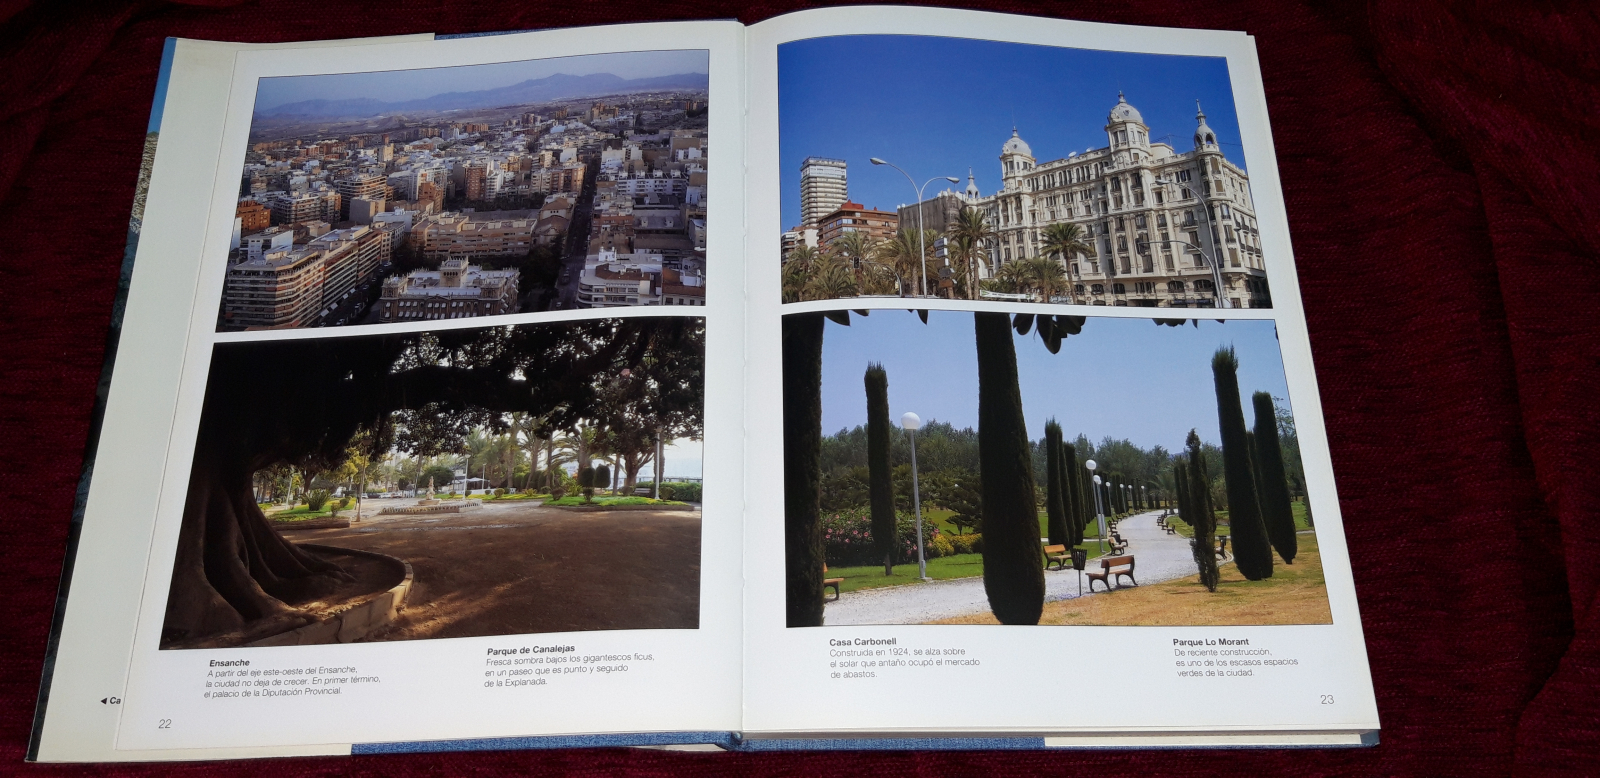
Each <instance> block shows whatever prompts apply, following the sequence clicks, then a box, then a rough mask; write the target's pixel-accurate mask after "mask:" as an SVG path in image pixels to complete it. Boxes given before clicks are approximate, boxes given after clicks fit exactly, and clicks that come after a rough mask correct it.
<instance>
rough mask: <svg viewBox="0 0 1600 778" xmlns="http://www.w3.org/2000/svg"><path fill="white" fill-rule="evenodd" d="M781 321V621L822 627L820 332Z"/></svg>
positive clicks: (812, 320)
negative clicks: (783, 615)
mask: <svg viewBox="0 0 1600 778" xmlns="http://www.w3.org/2000/svg"><path fill="white" fill-rule="evenodd" d="M823 323H824V321H823V317H822V314H820V313H803V314H793V315H789V316H785V317H783V501H784V504H783V540H784V586H785V589H786V594H787V598H786V600H787V607H788V614H787V622H788V626H791V627H820V626H822V609H823V605H822V578H823V576H822V565H823V558H822V503H821V492H820V489H821V486H822V327H823Z"/></svg>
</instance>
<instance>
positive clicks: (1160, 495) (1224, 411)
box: [745, 8, 1377, 745]
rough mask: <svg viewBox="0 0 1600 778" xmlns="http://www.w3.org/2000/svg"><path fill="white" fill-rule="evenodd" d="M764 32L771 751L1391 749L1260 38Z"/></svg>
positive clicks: (762, 450)
mask: <svg viewBox="0 0 1600 778" xmlns="http://www.w3.org/2000/svg"><path fill="white" fill-rule="evenodd" d="M749 41H750V42H749V54H748V59H749V69H750V76H749V87H748V94H749V116H750V119H749V137H750V139H751V141H750V146H749V149H748V154H749V160H750V163H749V164H750V176H749V181H748V187H749V202H750V211H749V235H748V239H747V255H748V256H749V259H750V264H749V271H748V279H749V298H750V304H749V313H748V320H749V325H748V329H747V332H748V336H747V337H748V341H747V342H748V346H749V354H750V359H749V367H748V369H747V374H748V379H747V380H748V381H749V383H748V388H747V392H748V396H749V397H750V398H751V401H750V410H751V413H750V415H749V421H748V425H747V436H748V439H749V440H750V441H752V442H754V441H762V442H765V443H766V444H767V445H751V446H750V447H749V458H748V460H747V461H748V463H749V464H748V466H747V473H748V478H747V482H746V489H747V497H746V501H747V504H748V505H749V506H750V509H749V511H748V514H747V526H746V533H745V538H746V549H747V551H746V559H745V571H746V572H745V575H746V579H747V581H748V589H747V595H746V613H745V616H746V620H745V624H746V628H745V629H746V647H745V648H746V665H745V666H746V674H745V699H746V710H745V721H746V735H747V737H768V738H782V737H788V736H796V737H799V736H810V737H819V736H839V735H844V734H855V735H870V734H873V733H878V734H894V735H906V734H917V733H921V734H930V735H938V734H945V735H953V734H980V735H981V734H990V735H995V736H1031V737H1035V738H1056V739H1046V740H1038V741H1037V745H1065V744H1072V743H1080V744H1092V745H1107V744H1113V743H1115V742H1117V741H1116V740H1115V738H1113V739H1110V740H1106V739H1105V738H1104V737H1102V736H1106V735H1114V734H1122V735H1131V734H1139V735H1140V736H1142V737H1145V738H1146V740H1145V742H1147V743H1156V742H1157V740H1152V739H1149V738H1151V737H1167V739H1166V740H1161V741H1160V742H1163V743H1169V744H1180V743H1181V744H1189V745H1195V744H1201V743H1202V741H1204V742H1212V741H1209V740H1206V739H1205V738H1206V737H1211V736H1212V735H1216V736H1217V737H1218V738H1219V739H1218V740H1216V741H1215V742H1236V743H1238V742H1246V741H1245V740H1241V739H1238V737H1237V736H1244V735H1246V734H1249V735H1250V736H1251V737H1255V738H1257V740H1251V741H1249V742H1266V741H1259V738H1260V737H1262V733H1277V734H1276V735H1273V737H1280V736H1281V737H1286V738H1288V740H1287V741H1282V742H1297V741H1294V738H1295V737H1296V736H1297V735H1296V734H1295V733H1300V735H1304V736H1306V737H1312V739H1313V740H1315V741H1316V742H1319V743H1324V744H1327V743H1331V742H1340V743H1345V744H1359V743H1362V742H1365V741H1364V740H1362V738H1361V734H1362V733H1368V732H1371V731H1373V730H1375V729H1376V728H1377V714H1376V707H1375V704H1374V701H1373V695H1372V686H1371V680H1370V676H1369V672H1368V668H1367V662H1366V654H1365V649H1364V645H1363V642H1362V635H1361V627H1360V621H1359V614H1358V611H1357V607H1356V600H1355V590H1354V586H1353V583H1352V581H1351V577H1350V567H1349V563H1348V557H1347V552H1346V548H1345V544H1344V536H1343V531H1342V529H1341V524H1340V517H1339V504H1338V499H1337V495H1336V492H1335V488H1334V481H1333V474H1332V471H1331V467H1330V462H1329V458H1328V453H1327V443H1326V439H1325V433H1324V430H1323V425H1322V419H1321V413H1320V408H1319V404H1318V396H1317V385H1316V377H1315V373H1314V371H1313V366H1312V361H1311V352H1310V347H1309V341H1308V339H1307V336H1306V328H1305V321H1304V316H1303V314H1302V310H1301V302H1300V295H1299V290H1298V287H1297V283H1296V278H1295V269H1294V260H1293V253H1292V249H1291V247H1290V241H1289V234H1288V231H1287V220H1286V218H1285V216H1284V209H1283V203H1282V196H1281V191H1280V188H1279V184H1278V181H1277V175H1276V168H1275V165H1274V159H1273V149H1272V143H1271V135H1270V130H1269V127H1268V123H1267V116H1266V111H1265V101H1264V97H1263V94H1262V89H1261V79H1260V74H1259V72H1258V69H1257V63H1256V57H1255V52H1254V47H1253V44H1252V42H1251V40H1250V38H1249V37H1248V36H1246V35H1244V34H1241V33H1233V32H1217V31H1196V30H1163V29H1150V28H1134V27H1116V26H1108V25H1094V24H1082V23H1075V22H1066V21H1059V20H1045V19H1035V18H1023V17H1013V16H1003V15H995V14H982V13H970V12H964V11H948V10H935V9H909V8H851V9H848V10H839V11H829V10H821V11H807V12H801V13H797V14H792V15H788V16H784V17H780V18H778V19H775V20H771V21H769V22H764V23H762V24H759V25H755V26H753V27H751V29H750V34H749ZM758 398H759V402H758ZM779 398H781V400H780V399H779ZM758 406H765V407H758ZM780 444H781V445H780ZM1306 733H1314V737H1313V735H1307V734H1306ZM1180 736H1181V737H1180ZM1230 736H1235V737H1234V739H1232V740H1229V737H1230ZM1085 737H1093V738H1099V739H1096V740H1094V741H1093V742H1092V743H1091V742H1090V741H1088V740H1085V739H1084V738H1085ZM1329 738H1332V740H1329ZM1123 742H1129V741H1123ZM1274 742H1277V741H1274ZM1305 742H1312V740H1307V741H1305Z"/></svg>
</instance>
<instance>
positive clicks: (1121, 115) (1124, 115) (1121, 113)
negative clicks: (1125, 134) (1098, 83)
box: [1106, 92, 1144, 124]
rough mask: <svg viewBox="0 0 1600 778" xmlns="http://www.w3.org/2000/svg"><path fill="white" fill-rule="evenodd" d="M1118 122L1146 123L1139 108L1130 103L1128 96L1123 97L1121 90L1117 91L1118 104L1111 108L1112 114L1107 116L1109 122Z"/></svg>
mask: <svg viewBox="0 0 1600 778" xmlns="http://www.w3.org/2000/svg"><path fill="white" fill-rule="evenodd" d="M1117 122H1138V123H1140V124H1144V116H1142V115H1141V114H1140V113H1139V109H1137V108H1134V107H1133V106H1131V105H1128V98H1126V97H1123V96H1122V93H1121V92H1118V93H1117V104H1116V105H1115V106H1113V107H1112V108H1111V115H1110V116H1108V117H1106V123H1107V124H1115V123H1117Z"/></svg>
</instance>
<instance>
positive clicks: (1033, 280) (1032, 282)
mask: <svg viewBox="0 0 1600 778" xmlns="http://www.w3.org/2000/svg"><path fill="white" fill-rule="evenodd" d="M1012 264H1014V265H1018V266H1020V267H1019V268H1018V272H1019V273H1021V274H1023V275H1025V276H1026V277H1027V283H1028V286H1031V287H1033V288H1034V289H1035V290H1037V291H1038V292H1039V298H1040V302H1046V303H1047V302H1050V298H1052V297H1054V296H1055V295H1056V293H1057V292H1059V291H1061V290H1062V289H1064V288H1066V287H1067V275H1066V271H1065V270H1064V269H1063V268H1062V267H1061V263H1059V262H1057V261H1055V260H1053V259H1051V258H1049V257H1028V258H1027V259H1023V260H1018V261H1017V262H1014V263H1012Z"/></svg>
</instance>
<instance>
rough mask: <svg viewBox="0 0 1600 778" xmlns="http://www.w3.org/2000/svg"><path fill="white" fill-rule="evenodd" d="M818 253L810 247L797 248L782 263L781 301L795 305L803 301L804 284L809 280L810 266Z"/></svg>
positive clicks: (814, 261) (814, 262)
mask: <svg viewBox="0 0 1600 778" xmlns="http://www.w3.org/2000/svg"><path fill="white" fill-rule="evenodd" d="M819 256H820V253H819V252H818V251H817V250H816V249H814V248H812V247H810V246H797V247H795V248H794V249H793V250H791V251H790V252H789V257H788V259H785V260H784V262H783V301H784V302H786V303H797V302H800V301H801V300H803V299H805V287H806V282H808V281H810V280H811V266H812V265H814V264H816V261H817V259H818V257H819Z"/></svg>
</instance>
